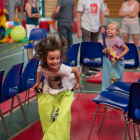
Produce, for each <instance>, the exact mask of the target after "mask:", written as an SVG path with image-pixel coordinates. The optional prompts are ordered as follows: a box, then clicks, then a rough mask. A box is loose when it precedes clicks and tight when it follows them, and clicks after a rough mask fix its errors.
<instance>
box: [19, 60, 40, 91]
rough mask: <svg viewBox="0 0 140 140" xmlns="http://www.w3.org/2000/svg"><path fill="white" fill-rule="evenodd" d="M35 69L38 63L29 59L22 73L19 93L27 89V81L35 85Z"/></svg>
mask: <svg viewBox="0 0 140 140" xmlns="http://www.w3.org/2000/svg"><path fill="white" fill-rule="evenodd" d="M37 67H38V61H37V60H36V59H35V58H32V59H30V61H29V62H28V63H27V65H26V67H25V69H24V71H23V73H22V76H21V84H20V90H19V92H23V91H25V90H27V89H28V87H27V84H28V82H29V81H33V82H34V83H36V75H37Z"/></svg>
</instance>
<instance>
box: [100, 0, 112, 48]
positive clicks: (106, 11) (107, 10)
mask: <svg viewBox="0 0 140 140" xmlns="http://www.w3.org/2000/svg"><path fill="white" fill-rule="evenodd" d="M104 1H105V0H103V4H104V7H105V11H104V22H105V32H104V33H103V34H102V39H103V45H104V47H105V48H106V43H105V38H106V37H107V19H106V16H109V14H110V12H109V9H108V7H107V4H106V3H105V2H104ZM101 27H102V24H101V22H100V30H101ZM100 30H99V31H100Z"/></svg>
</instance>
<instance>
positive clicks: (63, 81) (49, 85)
mask: <svg viewBox="0 0 140 140" xmlns="http://www.w3.org/2000/svg"><path fill="white" fill-rule="evenodd" d="M37 71H38V72H40V73H42V74H43V75H44V76H45V78H46V80H45V81H44V87H43V93H50V94H52V95H56V94H58V93H60V92H63V91H66V90H71V89H72V88H73V87H74V84H75V76H74V74H73V73H71V71H72V69H71V67H69V66H66V65H64V64H62V65H60V69H59V71H58V72H56V73H54V72H50V71H48V69H47V68H43V67H41V66H39V67H38V69H37Z"/></svg>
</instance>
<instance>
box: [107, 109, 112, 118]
mask: <svg viewBox="0 0 140 140" xmlns="http://www.w3.org/2000/svg"><path fill="white" fill-rule="evenodd" d="M112 113H113V109H111V113H110V115H109V119H108V120H111V115H112Z"/></svg>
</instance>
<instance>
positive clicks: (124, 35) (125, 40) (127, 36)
mask: <svg viewBox="0 0 140 140" xmlns="http://www.w3.org/2000/svg"><path fill="white" fill-rule="evenodd" d="M129 36H130V34H128V33H123V41H124V43H129Z"/></svg>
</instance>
